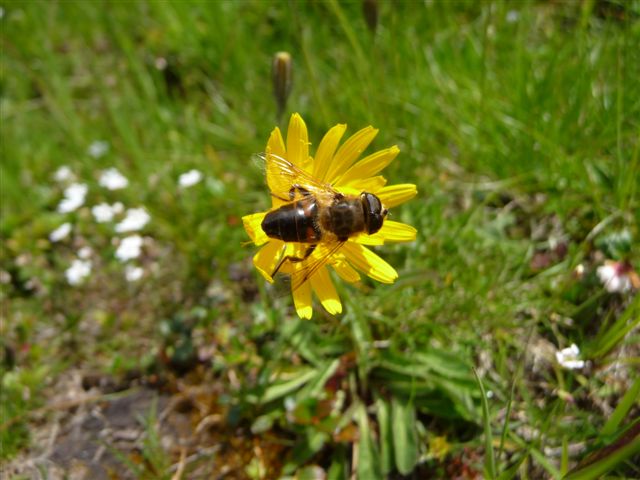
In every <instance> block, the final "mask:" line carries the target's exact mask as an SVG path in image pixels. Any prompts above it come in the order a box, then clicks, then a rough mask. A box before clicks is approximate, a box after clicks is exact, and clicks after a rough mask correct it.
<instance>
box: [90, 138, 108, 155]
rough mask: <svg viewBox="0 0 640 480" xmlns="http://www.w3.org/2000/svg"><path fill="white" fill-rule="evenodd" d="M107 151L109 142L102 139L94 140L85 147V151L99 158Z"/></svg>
mask: <svg viewBox="0 0 640 480" xmlns="http://www.w3.org/2000/svg"><path fill="white" fill-rule="evenodd" d="M108 151H109V142H105V141H104V140H96V141H95V142H93V143H92V144H91V145H89V148H88V149H87V153H88V154H89V155H91V156H92V157H93V158H100V157H102V156H103V155H104V154H105V153H107V152H108Z"/></svg>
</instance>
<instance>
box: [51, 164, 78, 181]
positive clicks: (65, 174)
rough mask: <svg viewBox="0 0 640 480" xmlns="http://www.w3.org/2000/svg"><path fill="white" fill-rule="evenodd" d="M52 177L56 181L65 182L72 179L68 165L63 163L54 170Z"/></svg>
mask: <svg viewBox="0 0 640 480" xmlns="http://www.w3.org/2000/svg"><path fill="white" fill-rule="evenodd" d="M53 178H54V179H55V181H56V182H66V181H69V180H71V179H73V172H72V171H71V169H70V168H69V167H68V166H66V165H63V166H62V167H60V168H58V169H57V170H56V171H55V173H54V174H53Z"/></svg>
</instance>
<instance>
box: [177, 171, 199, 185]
mask: <svg viewBox="0 0 640 480" xmlns="http://www.w3.org/2000/svg"><path fill="white" fill-rule="evenodd" d="M200 180H202V172H200V171H199V170H195V169H194V170H189V171H188V172H186V173H183V174H182V175H180V176H179V177H178V185H179V186H180V187H182V188H188V187H192V186H193V185H195V184H196V183H198V182H199V181H200Z"/></svg>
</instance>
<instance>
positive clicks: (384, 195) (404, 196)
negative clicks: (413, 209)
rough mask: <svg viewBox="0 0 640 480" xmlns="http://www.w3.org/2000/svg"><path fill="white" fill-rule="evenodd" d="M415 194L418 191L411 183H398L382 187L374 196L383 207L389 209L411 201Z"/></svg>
mask: <svg viewBox="0 0 640 480" xmlns="http://www.w3.org/2000/svg"><path fill="white" fill-rule="evenodd" d="M417 193H418V190H417V189H416V186H415V185H413V184H412V183H400V184H398V185H389V186H388V187H384V188H383V189H381V190H380V191H378V192H376V195H377V196H378V198H379V199H380V201H381V202H382V204H383V205H384V206H385V207H387V208H391V207H395V206H396V205H400V204H401V203H404V202H406V201H408V200H411V199H412V198H413V197H415V196H416V194H417Z"/></svg>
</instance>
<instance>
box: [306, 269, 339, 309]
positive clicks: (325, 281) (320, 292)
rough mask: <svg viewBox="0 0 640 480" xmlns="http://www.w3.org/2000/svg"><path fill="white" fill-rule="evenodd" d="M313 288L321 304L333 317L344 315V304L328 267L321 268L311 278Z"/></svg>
mask: <svg viewBox="0 0 640 480" xmlns="http://www.w3.org/2000/svg"><path fill="white" fill-rule="evenodd" d="M310 280H311V287H313V291H314V292H316V295H317V296H318V299H319V300H320V303H322V306H323V307H324V309H325V310H326V311H327V312H329V313H330V314H331V315H336V314H338V313H342V304H341V303H340V297H339V296H338V292H336V289H335V287H334V285H333V282H332V281H331V277H330V276H329V272H328V270H327V268H326V267H321V268H319V269H318V271H317V272H316V273H315V274H313V275H312V276H311V279H310Z"/></svg>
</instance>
